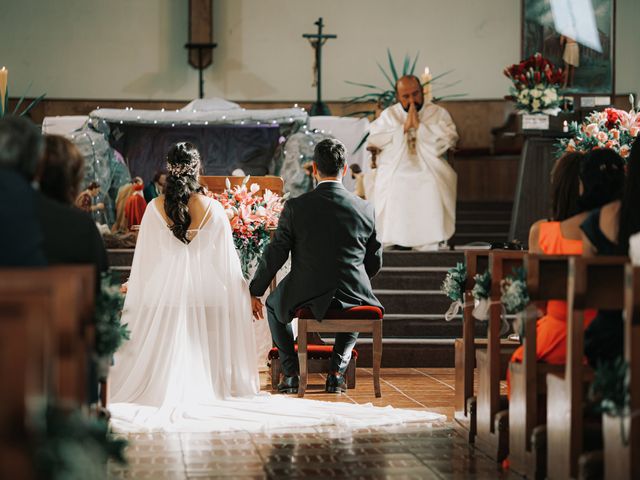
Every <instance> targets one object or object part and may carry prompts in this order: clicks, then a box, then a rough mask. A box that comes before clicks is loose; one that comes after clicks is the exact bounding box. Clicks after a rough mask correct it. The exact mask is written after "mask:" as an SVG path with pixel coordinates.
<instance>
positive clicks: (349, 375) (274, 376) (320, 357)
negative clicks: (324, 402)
mask: <svg viewBox="0 0 640 480" xmlns="http://www.w3.org/2000/svg"><path fill="white" fill-rule="evenodd" d="M312 340H313V339H311V338H308V337H307V356H308V360H307V368H308V371H309V373H329V371H330V369H331V355H332V353H333V345H324V344H320V345H319V344H316V343H312ZM295 349H296V352H297V351H298V345H296V346H295ZM267 358H268V359H269V373H270V375H271V387H272V388H273V389H274V390H276V389H277V388H278V382H280V374H281V373H282V365H281V364H280V352H278V349H277V348H276V347H273V348H272V349H271V350H270V351H269V355H268V357H267ZM357 362H358V351H357V350H356V349H355V348H354V349H353V351H352V353H351V360H350V361H349V365H348V366H347V371H346V372H344V378H345V379H346V380H347V388H349V389H353V388H356V367H357Z"/></svg>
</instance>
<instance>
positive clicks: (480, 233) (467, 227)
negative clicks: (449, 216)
mask: <svg viewBox="0 0 640 480" xmlns="http://www.w3.org/2000/svg"><path fill="white" fill-rule="evenodd" d="M512 206H513V205H512V203H511V202H471V201H469V202H458V204H457V205H456V231H455V234H454V235H453V237H452V238H451V239H450V240H449V243H450V244H451V245H453V246H456V245H467V244H470V243H474V242H488V243H492V242H506V241H507V239H508V237H509V225H510V223H511V209H512Z"/></svg>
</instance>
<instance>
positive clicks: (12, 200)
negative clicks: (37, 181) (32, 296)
mask: <svg viewBox="0 0 640 480" xmlns="http://www.w3.org/2000/svg"><path fill="white" fill-rule="evenodd" d="M35 203H36V192H35V191H34V190H33V188H31V185H29V183H28V182H27V181H26V180H25V179H24V178H23V177H22V175H20V174H18V173H16V172H13V171H10V170H8V169H0V225H2V227H1V228H2V235H0V266H3V267H26V266H42V265H46V264H47V260H46V258H45V256H44V253H43V245H42V243H43V238H42V229H41V228H40V222H39V221H38V216H37V215H36V206H35Z"/></svg>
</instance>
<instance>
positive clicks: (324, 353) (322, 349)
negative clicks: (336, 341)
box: [268, 344, 358, 360]
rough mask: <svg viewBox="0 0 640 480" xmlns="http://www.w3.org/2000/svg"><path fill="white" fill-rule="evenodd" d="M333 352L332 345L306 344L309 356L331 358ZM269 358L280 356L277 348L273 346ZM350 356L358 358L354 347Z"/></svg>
mask: <svg viewBox="0 0 640 480" xmlns="http://www.w3.org/2000/svg"><path fill="white" fill-rule="evenodd" d="M295 348H296V352H297V351H298V345H297V344H296V346H295ZM332 353H333V345H315V344H308V345H307V356H308V357H309V358H331V354H332ZM268 358H269V360H273V359H274V358H280V354H279V352H278V349H277V348H275V347H273V348H272V349H271V350H270V351H269V355H268ZM352 358H354V359H357V358H358V351H357V350H356V349H355V348H354V349H353V351H352Z"/></svg>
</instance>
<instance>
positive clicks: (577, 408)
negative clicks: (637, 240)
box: [547, 256, 627, 480]
mask: <svg viewBox="0 0 640 480" xmlns="http://www.w3.org/2000/svg"><path fill="white" fill-rule="evenodd" d="M626 262H627V258H626V257H605V256H602V257H595V258H582V257H572V258H570V259H569V280H568V285H567V303H568V306H567V363H566V365H565V369H564V375H556V374H553V373H550V374H548V375H547V449H548V454H547V475H548V478H549V479H551V480H554V479H563V480H564V479H567V478H578V459H579V457H580V455H581V454H582V453H583V451H584V447H585V443H584V435H585V423H584V401H585V377H586V376H587V374H588V371H589V367H587V366H586V365H585V364H584V325H583V319H584V311H585V310H588V309H596V310H601V309H602V310H622V308H623V297H624V288H623V280H624V268H625V263H626ZM587 378H588V377H587Z"/></svg>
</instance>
